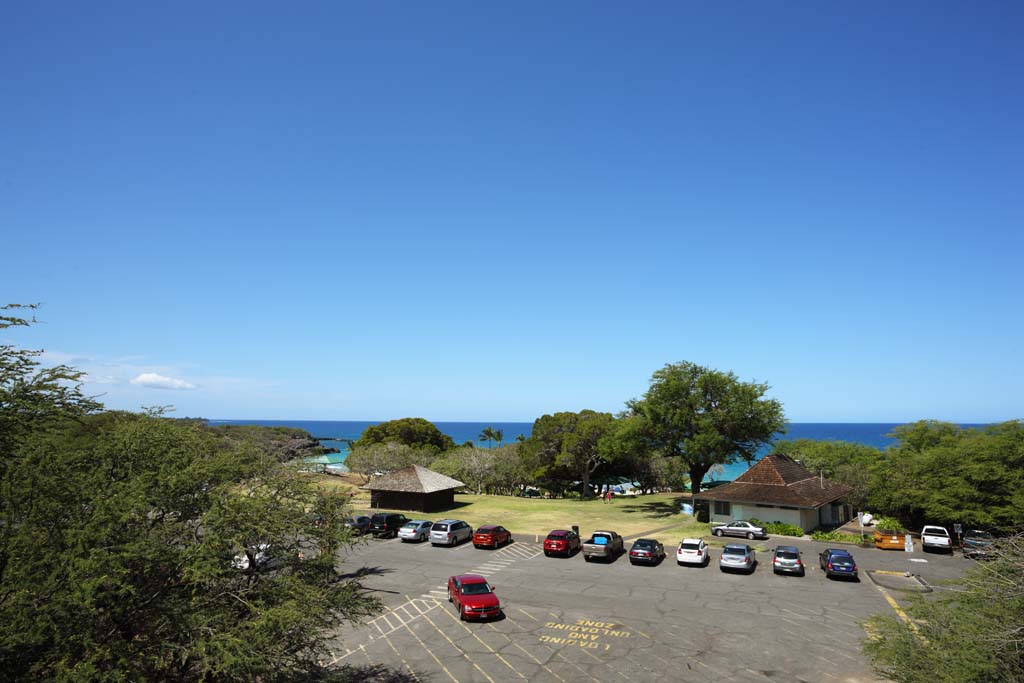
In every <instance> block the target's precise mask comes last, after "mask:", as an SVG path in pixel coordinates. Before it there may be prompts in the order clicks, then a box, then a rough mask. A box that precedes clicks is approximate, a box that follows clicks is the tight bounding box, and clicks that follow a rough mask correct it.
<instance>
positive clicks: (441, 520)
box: [434, 519, 462, 524]
mask: <svg viewBox="0 0 1024 683" xmlns="http://www.w3.org/2000/svg"><path fill="white" fill-rule="evenodd" d="M461 521H462V520H461V519H439V520H437V521H436V522H434V524H455V523H456V522H461Z"/></svg>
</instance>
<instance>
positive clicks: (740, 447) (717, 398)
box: [627, 362, 786, 492]
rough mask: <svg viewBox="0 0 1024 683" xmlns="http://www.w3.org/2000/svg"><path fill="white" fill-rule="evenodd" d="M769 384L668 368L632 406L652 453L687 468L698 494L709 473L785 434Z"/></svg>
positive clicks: (690, 366)
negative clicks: (675, 459)
mask: <svg viewBox="0 0 1024 683" xmlns="http://www.w3.org/2000/svg"><path fill="white" fill-rule="evenodd" d="M767 391H768V385H767V384H760V383H757V382H743V381H741V380H740V379H739V378H737V377H736V375H735V374H733V373H732V372H721V371H718V370H712V369H710V368H706V367H703V366H700V365H696V364H694V363H685V362H684V363H675V364H670V365H666V366H665V367H664V368H662V369H660V370H658V371H656V372H655V373H654V375H653V376H652V377H651V383H650V387H649V388H648V390H647V393H645V394H644V396H643V397H642V398H640V399H634V400H632V401H630V402H629V403H628V404H627V408H628V411H627V412H628V414H629V415H631V416H633V417H637V418H639V419H640V420H641V425H640V426H639V427H638V429H640V431H641V433H642V435H643V439H644V440H645V441H646V443H647V446H648V448H649V449H650V450H651V451H654V452H659V453H661V454H663V455H665V456H668V457H677V458H679V459H681V460H682V462H683V463H685V464H686V468H687V470H688V472H689V475H690V486H691V488H692V490H693V491H694V492H697V491H699V490H700V484H701V482H702V481H703V480H704V476H705V475H706V474H707V473H708V471H709V470H710V469H711V468H712V467H714V466H716V465H727V464H731V463H733V462H736V461H737V460H739V459H742V460H746V461H748V462H749V461H751V460H752V459H753V457H754V455H755V454H756V453H757V450H758V449H759V448H760V447H761V446H763V445H765V444H767V443H769V442H770V441H771V439H772V438H773V437H774V435H775V434H777V433H779V432H782V431H783V430H784V429H785V424H786V423H785V416H784V413H783V410H782V404H781V403H780V402H779V401H777V400H776V399H768V398H765V396H764V395H765V393H766V392H767Z"/></svg>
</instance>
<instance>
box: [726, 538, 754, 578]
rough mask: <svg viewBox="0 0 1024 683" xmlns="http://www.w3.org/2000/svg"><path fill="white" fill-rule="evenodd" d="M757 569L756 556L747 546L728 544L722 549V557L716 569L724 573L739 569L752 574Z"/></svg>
mask: <svg viewBox="0 0 1024 683" xmlns="http://www.w3.org/2000/svg"><path fill="white" fill-rule="evenodd" d="M756 567H757V556H756V555H755V554H754V549H753V548H751V547H750V546H749V545H746V544H744V545H739V544H733V543H730V544H729V545H727V546H725V547H724V548H722V556H721V557H720V558H719V560H718V568H719V569H721V570H722V571H723V572H724V571H730V570H733V569H739V570H741V571H745V572H747V573H748V574H753V573H754V569H755V568H756Z"/></svg>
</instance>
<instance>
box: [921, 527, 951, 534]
mask: <svg viewBox="0 0 1024 683" xmlns="http://www.w3.org/2000/svg"><path fill="white" fill-rule="evenodd" d="M925 533H926V534H928V535H929V536H949V532H948V531H946V530H945V529H942V528H939V527H937V526H933V527H928V531H926V532H925Z"/></svg>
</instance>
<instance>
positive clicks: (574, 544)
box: [544, 529, 582, 557]
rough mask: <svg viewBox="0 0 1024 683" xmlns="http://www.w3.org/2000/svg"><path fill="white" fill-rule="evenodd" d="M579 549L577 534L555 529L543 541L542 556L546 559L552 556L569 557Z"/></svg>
mask: <svg viewBox="0 0 1024 683" xmlns="http://www.w3.org/2000/svg"><path fill="white" fill-rule="evenodd" d="M581 547H582V546H581V545H580V537H579V534H577V533H576V532H575V531H566V530H565V529H555V530H554V531H552V532H551V533H550V534H548V537H547V538H545V539H544V554H545V555H546V556H547V557H551V556H552V555H565V556H566V557H569V556H570V555H572V554H573V553H575V552H577V551H578V550H579V549H580V548H581Z"/></svg>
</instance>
